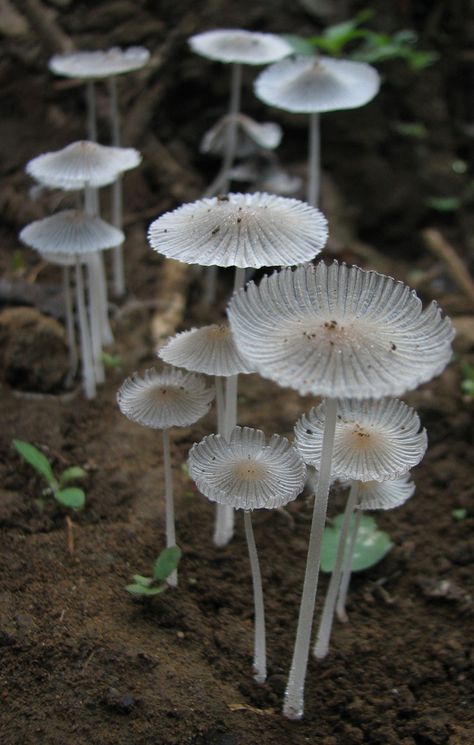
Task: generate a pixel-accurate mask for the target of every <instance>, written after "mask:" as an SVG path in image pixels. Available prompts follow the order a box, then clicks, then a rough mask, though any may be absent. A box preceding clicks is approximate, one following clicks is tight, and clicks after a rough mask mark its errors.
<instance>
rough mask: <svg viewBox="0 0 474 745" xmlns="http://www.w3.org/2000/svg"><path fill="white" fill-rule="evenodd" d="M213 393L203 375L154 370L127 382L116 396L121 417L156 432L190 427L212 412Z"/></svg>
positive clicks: (179, 371) (134, 376)
mask: <svg viewBox="0 0 474 745" xmlns="http://www.w3.org/2000/svg"><path fill="white" fill-rule="evenodd" d="M213 398H214V389H213V388H207V387H206V378H205V377H204V376H202V375H194V374H193V373H188V372H186V373H185V372H182V371H181V370H174V369H170V370H166V371H164V372H161V373H160V372H158V371H157V370H155V369H153V368H152V369H150V370H145V373H144V374H143V377H141V376H139V375H138V374H137V373H135V374H134V375H132V377H131V378H127V380H125V381H124V383H123V384H122V386H121V388H120V390H119V391H118V393H117V403H118V405H119V408H120V411H121V412H122V414H125V416H126V417H128V418H129V419H131V420H132V422H137V423H138V424H142V425H143V426H144V427H152V428H153V429H168V427H188V426H189V425H191V424H194V422H197V420H198V419H200V418H201V417H202V416H204V415H205V414H207V412H208V411H209V408H210V405H211V402H212V400H213Z"/></svg>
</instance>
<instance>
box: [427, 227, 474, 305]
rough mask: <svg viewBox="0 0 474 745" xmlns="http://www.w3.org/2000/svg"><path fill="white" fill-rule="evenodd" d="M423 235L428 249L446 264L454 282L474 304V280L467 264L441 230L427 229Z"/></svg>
mask: <svg viewBox="0 0 474 745" xmlns="http://www.w3.org/2000/svg"><path fill="white" fill-rule="evenodd" d="M421 235H422V236H423V240H424V242H425V244H426V247H427V248H428V249H429V250H430V251H431V253H433V254H434V255H435V256H437V257H438V258H439V259H442V261H444V262H445V264H446V266H447V269H448V272H449V274H450V275H451V277H452V278H453V280H454V281H455V282H456V284H457V285H458V287H459V288H460V289H461V290H462V291H463V292H464V293H465V294H466V295H467V297H468V298H469V299H470V300H471V302H472V303H474V280H473V279H472V277H471V275H470V274H469V269H468V267H467V264H466V263H465V262H464V261H463V260H462V258H461V257H460V256H459V255H458V254H457V252H456V251H455V249H454V248H453V247H452V246H451V244H449V243H448V242H447V240H446V239H445V238H444V236H443V235H441V233H440V232H439V230H435V229H434V228H427V229H426V230H423V232H422V234H421Z"/></svg>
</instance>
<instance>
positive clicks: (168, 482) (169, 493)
mask: <svg viewBox="0 0 474 745" xmlns="http://www.w3.org/2000/svg"><path fill="white" fill-rule="evenodd" d="M163 466H164V472H165V506H166V547H167V548H170V546H176V534H175V524H174V501H173V474H172V471H171V455H170V437H169V432H168V430H167V429H164V430H163ZM166 581H167V583H168V584H169V585H171V587H177V586H178V572H177V571H174V572H173V574H170V576H169V577H168V579H167V580H166Z"/></svg>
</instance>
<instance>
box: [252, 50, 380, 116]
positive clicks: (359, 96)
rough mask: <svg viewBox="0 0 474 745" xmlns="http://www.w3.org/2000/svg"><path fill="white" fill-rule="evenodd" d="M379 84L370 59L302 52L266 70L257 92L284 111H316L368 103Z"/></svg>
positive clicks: (258, 84) (259, 78) (353, 106)
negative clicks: (362, 59)
mask: <svg viewBox="0 0 474 745" xmlns="http://www.w3.org/2000/svg"><path fill="white" fill-rule="evenodd" d="M379 87H380V76H379V74H378V72H377V70H376V69H375V68H374V67H372V66H371V65H368V64H367V63H366V62H352V61H349V60H341V59H333V58H332V57H308V56H304V57H303V56H301V57H291V58H289V59H285V60H282V61H281V62H277V63H275V64H274V65H272V66H271V67H268V68H267V69H266V70H264V71H263V72H262V73H261V74H260V75H259V76H258V78H257V80H256V81H255V94H256V96H257V98H259V99H260V100H261V101H264V102H265V103H267V104H269V105H270V106H276V107H277V108H278V109H283V110H284V111H291V112H293V113H301V114H303V113H305V114H316V113H318V112H319V113H323V112H325V111H337V110H340V109H355V108H358V107H359V106H364V104H366V103H368V102H369V101H371V100H372V98H373V97H374V96H375V95H376V94H377V92H378V90H379Z"/></svg>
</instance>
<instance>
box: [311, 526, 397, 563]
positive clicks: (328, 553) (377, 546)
mask: <svg viewBox="0 0 474 745" xmlns="http://www.w3.org/2000/svg"><path fill="white" fill-rule="evenodd" d="M343 518H344V515H342V514H341V515H337V517H335V518H334V519H333V520H330V521H329V520H328V523H329V525H328V526H327V527H326V528H325V529H324V537H323V547H322V551H321V571H322V572H327V573H329V572H332V570H333V568H334V564H335V562H336V554H337V547H338V544H339V535H340V532H341V527H342V521H343ZM353 520H354V519H353ZM392 548H393V543H392V542H391V540H390V536H389V535H387V533H384V532H383V531H381V530H379V529H378V527H377V523H376V522H375V520H374V518H373V517H370V516H369V515H362V516H361V519H360V525H359V530H358V532H357V539H356V544H355V550H354V556H353V560H352V571H353V572H362V571H363V570H364V569H369V567H372V566H375V564H378V562H379V561H381V560H382V559H383V557H384V556H385V555H386V554H387V553H388V552H389V551H390V550H391V549H392Z"/></svg>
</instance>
